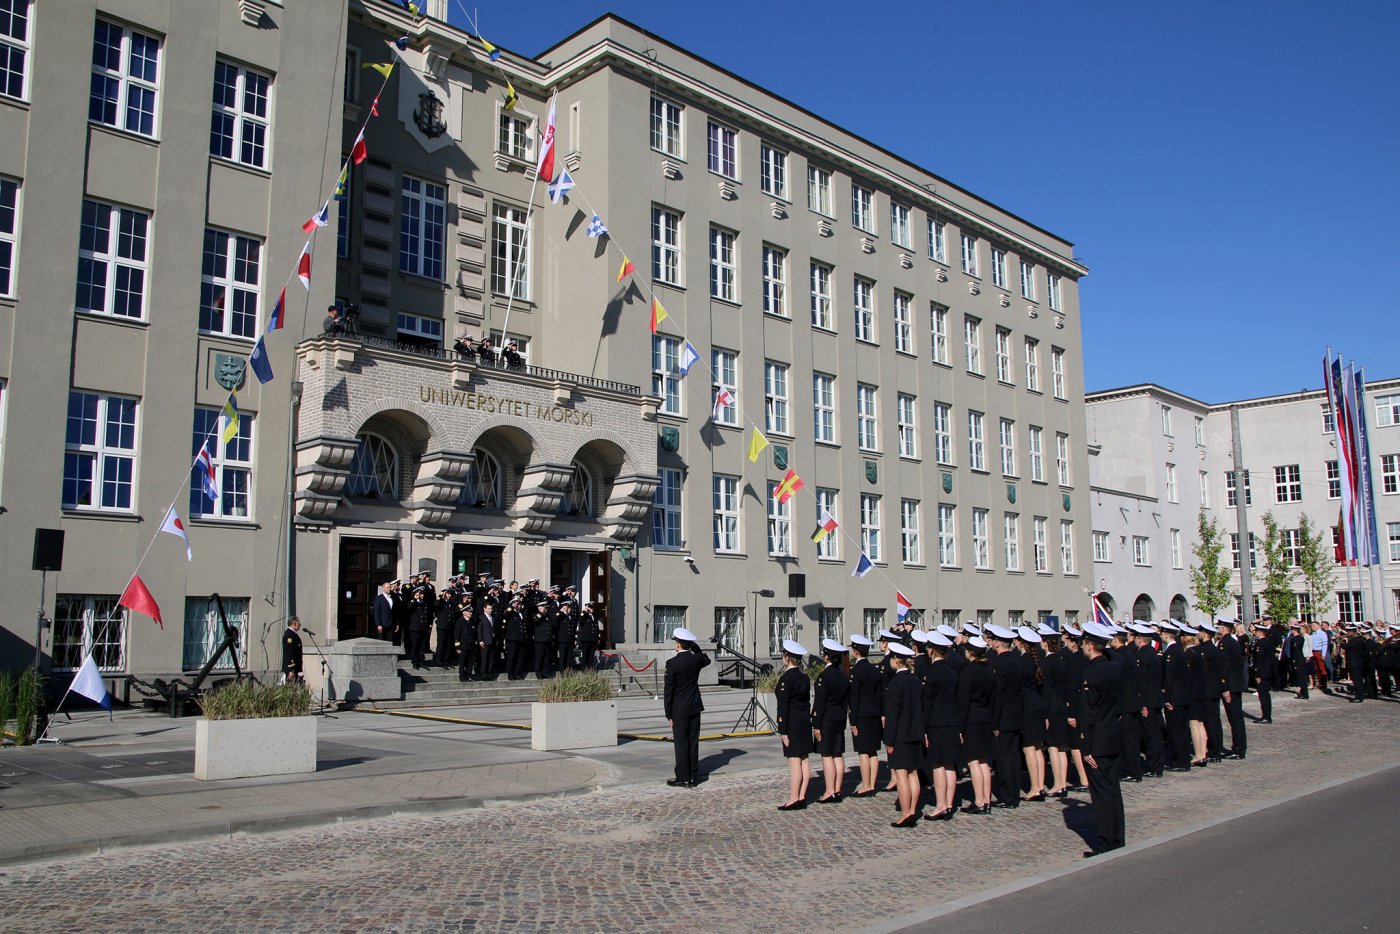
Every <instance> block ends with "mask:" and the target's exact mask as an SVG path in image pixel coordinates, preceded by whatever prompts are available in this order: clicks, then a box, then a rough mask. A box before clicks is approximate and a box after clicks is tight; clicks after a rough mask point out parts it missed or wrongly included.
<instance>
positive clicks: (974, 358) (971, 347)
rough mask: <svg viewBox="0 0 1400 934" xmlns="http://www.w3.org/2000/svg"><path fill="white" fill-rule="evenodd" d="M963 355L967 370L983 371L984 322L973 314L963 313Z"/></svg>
mask: <svg viewBox="0 0 1400 934" xmlns="http://www.w3.org/2000/svg"><path fill="white" fill-rule="evenodd" d="M963 356H964V358H965V359H966V362H967V372H969V373H981V372H982V322H981V321H979V320H978V319H976V318H974V317H972V315H963Z"/></svg>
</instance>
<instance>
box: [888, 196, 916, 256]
mask: <svg viewBox="0 0 1400 934" xmlns="http://www.w3.org/2000/svg"><path fill="white" fill-rule="evenodd" d="M909 213H910V212H909V205H907V204H900V203H899V202H898V201H890V243H892V244H894V245H895V246H902V247H904V248H905V249H906V250H912V249H913V248H914V240H913V232H912V231H911V230H910V228H909Z"/></svg>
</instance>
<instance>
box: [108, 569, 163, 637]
mask: <svg viewBox="0 0 1400 934" xmlns="http://www.w3.org/2000/svg"><path fill="white" fill-rule="evenodd" d="M117 606H124V607H126V608H127V609H128V610H135V611H136V612H137V613H140V614H142V615H143V616H149V617H150V618H151V619H153V620H155V621H156V623H157V625H159V626H160V628H161V629H164V628H165V623H164V622H162V621H161V618H160V607H159V606H157V605H156V598H155V597H153V596H151V592H150V591H149V590H147V589H146V584H145V582H144V581H143V580H141V577H140V575H138V574H133V575H131V581H130V582H129V583H128V584H127V585H126V589H125V590H123V591H122V595H121V599H119V600H118V601H117Z"/></svg>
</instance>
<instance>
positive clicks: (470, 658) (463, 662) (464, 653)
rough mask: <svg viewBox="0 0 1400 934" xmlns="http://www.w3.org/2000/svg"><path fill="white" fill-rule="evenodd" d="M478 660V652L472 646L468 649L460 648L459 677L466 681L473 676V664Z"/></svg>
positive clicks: (458, 653)
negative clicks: (472, 649)
mask: <svg viewBox="0 0 1400 934" xmlns="http://www.w3.org/2000/svg"><path fill="white" fill-rule="evenodd" d="M475 661H476V653H475V652H473V651H471V648H470V646H468V647H467V648H466V649H459V650H458V652H457V677H458V678H460V679H461V680H463V681H466V680H467V679H469V678H470V677H471V676H472V664H473V663H474V662H475Z"/></svg>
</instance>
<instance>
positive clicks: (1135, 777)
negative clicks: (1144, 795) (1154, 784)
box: [1123, 775, 1142, 782]
mask: <svg viewBox="0 0 1400 934" xmlns="http://www.w3.org/2000/svg"><path fill="white" fill-rule="evenodd" d="M1123 781H1125V782H1141V781H1142V776H1141V775H1124V776H1123Z"/></svg>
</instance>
